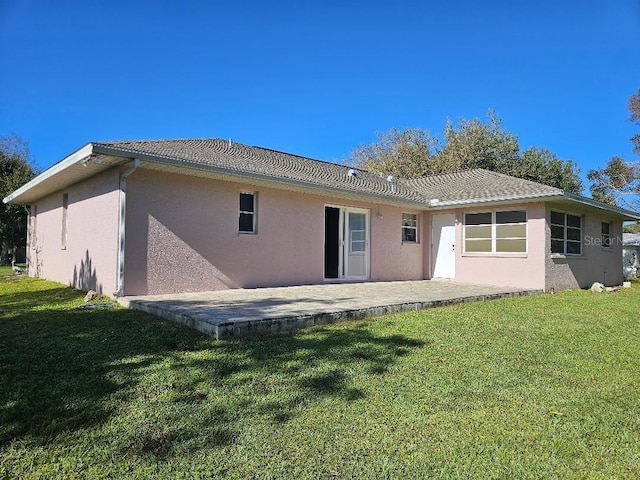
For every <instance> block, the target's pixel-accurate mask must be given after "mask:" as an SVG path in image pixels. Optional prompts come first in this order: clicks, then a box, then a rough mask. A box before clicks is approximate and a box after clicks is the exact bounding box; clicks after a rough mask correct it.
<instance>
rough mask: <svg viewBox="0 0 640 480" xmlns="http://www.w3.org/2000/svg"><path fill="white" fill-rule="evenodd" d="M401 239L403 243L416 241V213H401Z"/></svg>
mask: <svg viewBox="0 0 640 480" xmlns="http://www.w3.org/2000/svg"><path fill="white" fill-rule="evenodd" d="M402 241H403V242H404V243H418V215H417V214H415V213H403V214H402Z"/></svg>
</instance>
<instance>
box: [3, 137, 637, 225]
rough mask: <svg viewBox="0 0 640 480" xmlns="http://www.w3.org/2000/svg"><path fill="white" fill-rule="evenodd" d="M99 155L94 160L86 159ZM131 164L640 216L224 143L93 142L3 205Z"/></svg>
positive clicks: (369, 194) (387, 194)
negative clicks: (391, 176) (553, 203)
mask: <svg viewBox="0 0 640 480" xmlns="http://www.w3.org/2000/svg"><path fill="white" fill-rule="evenodd" d="M96 155H99V156H100V157H101V158H100V161H99V162H88V159H90V158H93V157H94V156H96ZM133 158H137V159H139V160H140V161H141V162H142V165H143V166H146V167H147V168H157V169H160V170H164V169H166V170H168V171H174V172H177V173H182V172H184V173H196V174H198V175H204V176H211V177H213V178H229V179H235V180H239V179H247V180H251V181H253V182H257V183H258V184H260V183H261V182H266V183H268V184H274V185H276V186H279V187H284V188H291V189H294V190H302V191H309V192H311V191H316V192H330V193H331V194H335V195H336V196H338V197H339V198H356V199H360V200H365V201H375V202H377V203H383V202H384V203H393V204H402V205H410V206H413V207H416V208H431V207H433V208H447V207H449V206H456V205H465V204H474V203H478V204H480V203H486V202H508V201H527V200H529V199H544V198H546V199H554V200H562V201H565V202H577V203H581V204H584V205H586V206H588V207H589V208H597V209H600V210H605V211H609V212H611V213H614V214H617V215H619V216H621V217H623V218H624V219H625V220H632V219H634V220H635V219H640V215H638V214H637V213H635V212H630V211H627V210H623V209H620V208H617V207H612V206H610V205H605V204H602V203H599V202H596V201H594V200H592V199H589V198H585V197H582V196H579V195H573V194H570V193H566V192H563V191H562V190H560V189H558V188H554V187H549V186H547V185H542V184H540V183H536V182H530V181H527V180H523V179H519V178H515V177H511V176H508V175H502V174H499V173H495V172H490V171H488V170H481V169H475V170H467V171H461V172H457V173H448V174H442V175H434V176H429V177H423V178H418V179H413V180H406V179H394V181H393V182H389V181H387V178H386V176H385V175H378V174H374V173H369V172H365V171H362V170H355V172H356V175H355V176H353V175H351V176H350V175H349V170H350V168H349V167H347V166H344V165H337V164H335V163H329V162H324V161H320V160H313V159H311V158H307V157H301V156H298V155H292V154H289V153H284V152H278V151H275V150H270V149H267V148H262V147H250V146H247V145H242V144H239V143H236V142H231V141H229V140H222V139H183V140H135V141H109V142H93V143H89V144H87V145H85V146H84V147H82V148H80V149H79V150H77V151H75V152H74V153H72V154H70V155H69V156H67V157H66V158H64V159H63V160H61V161H60V162H58V163H57V164H55V165H53V166H52V167H50V168H49V169H47V170H46V171H45V172H43V173H41V174H40V175H38V176H37V177H36V178H34V179H33V180H31V181H30V182H28V183H27V184H25V185H23V186H22V187H20V188H19V189H18V190H16V191H15V192H13V193H11V194H10V195H9V196H7V197H6V198H5V199H4V202H5V203H6V202H10V203H22V204H26V203H32V202H34V201H37V200H38V199H39V198H43V197H44V196H46V195H49V194H51V193H53V192H56V191H59V190H61V189H62V188H65V187H67V186H68V185H72V184H74V183H77V182H80V181H82V180H85V179H87V178H89V177H90V176H92V175H95V174H97V173H98V172H101V171H104V170H107V169H109V168H113V167H114V166H117V165H122V164H123V163H125V162H128V161H130V160H131V159H133Z"/></svg>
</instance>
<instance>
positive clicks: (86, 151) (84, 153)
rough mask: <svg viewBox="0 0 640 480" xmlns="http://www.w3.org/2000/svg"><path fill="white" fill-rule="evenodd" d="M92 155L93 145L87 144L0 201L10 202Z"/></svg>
mask: <svg viewBox="0 0 640 480" xmlns="http://www.w3.org/2000/svg"><path fill="white" fill-rule="evenodd" d="M92 153H93V145H92V144H91V143H87V144H86V145H85V146H84V147H82V148H80V149H79V150H76V151H75V152H73V153H72V154H71V155H69V156H68V157H66V158H64V159H62V160H61V161H59V162H58V163H56V164H55V165H53V166H52V167H50V168H48V169H47V170H45V171H44V172H42V173H41V174H40V175H38V176H37V177H36V178H34V179H32V180H30V181H28V182H27V183H25V184H24V185H23V186H21V187H20V188H19V189H17V190H16V191H14V192H13V193H11V194H10V195H8V196H7V197H5V198H4V199H3V200H2V201H3V202H4V203H9V202H12V201H13V200H15V199H16V198H17V197H19V196H20V195H22V194H23V193H25V192H28V191H29V190H31V189H32V188H33V187H35V186H37V185H39V184H41V183H42V182H46V181H47V180H48V179H49V178H51V177H53V176H54V175H56V174H58V173H60V172H62V171H63V170H65V169H66V168H69V167H70V166H71V165H74V164H76V163H79V162H81V161H82V160H84V159H85V158H87V157H89V156H90V155H91V154H92Z"/></svg>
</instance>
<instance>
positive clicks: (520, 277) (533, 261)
mask: <svg viewBox="0 0 640 480" xmlns="http://www.w3.org/2000/svg"><path fill="white" fill-rule="evenodd" d="M506 210H526V211H527V253H526V254H477V253H475V254H471V253H465V252H464V241H463V240H464V236H463V229H464V214H465V213H479V212H488V211H506ZM439 213H440V212H439ZM442 213H455V215H456V254H455V255H456V267H455V269H456V273H455V275H456V276H455V279H456V281H460V282H466V283H479V284H486V285H497V286H508V287H516V288H532V289H543V288H544V274H545V266H544V261H545V254H544V252H545V251H544V245H545V207H544V204H543V203H530V204H516V205H500V206H497V207H496V206H494V207H486V206H485V207H481V208H478V207H476V208H468V209H459V210H455V211H450V212H442Z"/></svg>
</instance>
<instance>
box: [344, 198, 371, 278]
mask: <svg viewBox="0 0 640 480" xmlns="http://www.w3.org/2000/svg"><path fill="white" fill-rule="evenodd" d="M344 218H345V222H344V223H345V230H344V231H345V234H344V240H345V242H344V258H345V259H346V261H345V277H346V278H347V279H353V280H366V279H368V278H369V211H368V210H360V209H351V208H350V209H345V211H344Z"/></svg>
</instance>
